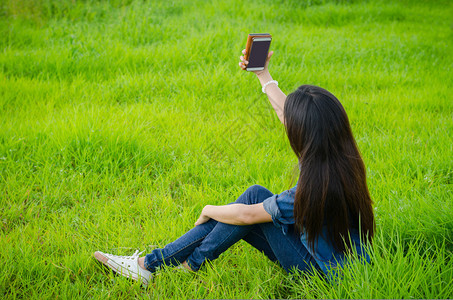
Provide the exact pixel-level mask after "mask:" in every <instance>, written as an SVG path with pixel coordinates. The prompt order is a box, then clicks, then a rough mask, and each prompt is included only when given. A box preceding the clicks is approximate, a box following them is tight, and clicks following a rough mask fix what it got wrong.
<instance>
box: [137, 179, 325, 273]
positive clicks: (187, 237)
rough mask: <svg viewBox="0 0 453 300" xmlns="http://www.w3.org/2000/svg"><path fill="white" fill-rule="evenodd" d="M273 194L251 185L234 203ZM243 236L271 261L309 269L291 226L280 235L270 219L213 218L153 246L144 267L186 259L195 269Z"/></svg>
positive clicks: (287, 267)
mask: <svg viewBox="0 0 453 300" xmlns="http://www.w3.org/2000/svg"><path fill="white" fill-rule="evenodd" d="M272 195H273V194H272V193H271V192H270V191H269V190H267V189H266V188H264V187H262V186H259V185H253V186H251V187H249V188H248V189H247V190H246V191H245V192H244V193H243V194H242V195H241V196H239V198H238V199H237V200H236V201H235V202H234V203H243V204H256V203H261V202H263V201H264V200H265V199H267V198H268V197H270V196H272ZM241 239H242V240H244V241H246V242H247V243H249V244H250V245H252V246H253V247H255V248H256V249H258V250H259V251H261V252H263V253H264V254H265V255H266V256H267V257H268V258H269V259H270V260H271V261H274V262H278V263H280V265H281V266H282V267H283V268H284V269H285V270H286V271H287V272H291V271H292V270H293V269H298V270H299V271H311V270H312V268H313V267H312V266H316V261H315V260H314V259H313V257H312V256H311V255H310V254H309V252H308V251H307V249H306V248H305V246H304V245H303V244H302V242H301V241H300V238H299V235H298V234H297V233H296V232H295V231H294V227H293V226H291V227H290V230H289V232H288V233H287V234H286V235H284V234H283V232H282V230H281V229H280V228H277V227H275V226H274V224H273V223H272V222H269V223H261V224H254V225H229V224H224V223H221V222H217V221H215V220H213V219H211V220H209V221H208V222H206V223H204V224H201V225H198V226H196V227H194V228H192V229H191V230H189V231H188V232H187V233H185V234H184V235H183V236H181V237H180V238H178V239H177V240H176V241H174V242H172V243H170V244H168V245H166V246H165V247H164V248H162V249H155V250H153V251H152V252H151V253H150V254H147V255H146V257H145V267H146V268H147V269H148V270H149V271H151V272H155V271H156V269H157V268H158V267H160V266H162V265H178V264H180V263H182V262H184V261H187V263H188V265H189V266H190V268H191V269H192V270H194V271H198V269H200V267H201V266H202V265H203V263H204V262H205V261H207V260H210V261H212V260H214V259H216V258H217V257H219V255H220V254H222V253H223V252H224V251H226V250H227V249H228V248H229V247H231V246H232V245H233V244H235V243H236V242H238V241H240V240H241Z"/></svg>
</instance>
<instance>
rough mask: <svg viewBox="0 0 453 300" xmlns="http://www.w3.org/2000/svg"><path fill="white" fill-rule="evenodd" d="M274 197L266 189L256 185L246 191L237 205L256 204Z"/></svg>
mask: <svg viewBox="0 0 453 300" xmlns="http://www.w3.org/2000/svg"><path fill="white" fill-rule="evenodd" d="M272 195H273V194H272V193H271V192H270V191H269V190H268V189H266V188H265V187H263V186H261V185H258V184H254V185H252V186H250V187H248V188H247V190H245V192H244V193H243V194H242V195H241V197H239V198H238V199H237V201H236V203H244V204H256V203H260V202H263V201H264V200H265V199H266V198H268V197H270V196H272Z"/></svg>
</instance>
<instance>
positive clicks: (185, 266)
mask: <svg viewBox="0 0 453 300" xmlns="http://www.w3.org/2000/svg"><path fill="white" fill-rule="evenodd" d="M182 265H183V266H184V268H186V269H187V270H189V271H192V272H193V270H192V268H191V267H190V266H189V264H188V263H187V261H184V262H183V263H182Z"/></svg>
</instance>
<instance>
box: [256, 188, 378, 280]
mask: <svg viewBox="0 0 453 300" xmlns="http://www.w3.org/2000/svg"><path fill="white" fill-rule="evenodd" d="M296 187H297V184H296V186H295V187H293V188H291V189H290V190H287V191H284V192H283V193H281V194H275V195H273V196H271V197H269V198H267V199H266V200H264V202H263V206H264V209H265V210H266V211H267V212H268V213H269V214H270V215H271V216H272V221H273V223H274V225H275V226H276V227H278V228H281V229H282V231H283V234H285V235H286V234H287V233H288V227H289V225H291V224H294V214H293V208H294V197H295V194H296ZM349 234H350V238H351V242H352V243H351V244H353V245H355V248H356V250H357V254H358V255H359V257H362V258H365V259H366V261H368V262H369V261H370V258H369V256H368V254H367V253H366V252H365V251H364V250H363V247H362V244H361V241H360V234H359V232H358V230H356V229H351V230H350V232H349ZM327 236H328V235H327V227H326V226H324V227H323V231H322V235H321V236H319V237H318V239H317V242H316V243H315V247H314V248H315V250H314V252H313V251H312V249H311V248H310V247H308V241H307V236H306V234H304V233H303V234H302V235H301V237H300V240H301V242H302V244H303V245H304V246H305V248H306V249H307V250H308V252H309V253H310V254H311V256H312V257H313V258H314V259H315V260H316V263H317V264H318V266H319V268H320V269H321V270H322V271H323V272H324V273H325V274H326V275H327V274H328V272H329V271H330V270H332V271H333V272H334V273H336V267H337V266H343V264H344V263H345V259H346V257H345V254H344V253H343V252H339V251H337V250H336V249H335V248H334V246H333V244H332V243H331V242H330V240H329V239H328V238H327Z"/></svg>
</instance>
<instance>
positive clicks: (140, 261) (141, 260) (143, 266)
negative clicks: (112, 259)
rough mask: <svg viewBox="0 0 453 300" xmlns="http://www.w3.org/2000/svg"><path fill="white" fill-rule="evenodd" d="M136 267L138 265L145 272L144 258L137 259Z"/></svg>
mask: <svg viewBox="0 0 453 300" xmlns="http://www.w3.org/2000/svg"><path fill="white" fill-rule="evenodd" d="M138 265H139V266H140V267H141V268H142V269H145V270H146V268H145V256H143V257H139V259H138Z"/></svg>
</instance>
